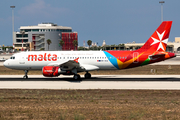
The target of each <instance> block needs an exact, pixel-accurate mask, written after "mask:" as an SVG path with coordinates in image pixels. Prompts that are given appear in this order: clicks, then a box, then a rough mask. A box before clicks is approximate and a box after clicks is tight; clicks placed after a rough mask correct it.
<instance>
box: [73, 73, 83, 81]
mask: <svg viewBox="0 0 180 120" xmlns="http://www.w3.org/2000/svg"><path fill="white" fill-rule="evenodd" d="M73 78H74V80H79V79H81V76H80V75H79V74H75V75H74V77H73Z"/></svg>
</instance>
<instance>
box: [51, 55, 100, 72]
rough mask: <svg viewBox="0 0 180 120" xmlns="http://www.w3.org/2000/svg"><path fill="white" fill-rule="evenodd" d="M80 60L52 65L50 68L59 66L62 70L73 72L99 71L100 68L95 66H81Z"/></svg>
mask: <svg viewBox="0 0 180 120" xmlns="http://www.w3.org/2000/svg"><path fill="white" fill-rule="evenodd" d="M78 59H79V58H76V59H75V60H68V61H64V62H62V63H50V64H48V66H59V67H60V68H61V69H62V70H73V69H76V70H77V71H91V70H98V69H99V67H97V66H95V65H88V64H80V63H79V62H78Z"/></svg>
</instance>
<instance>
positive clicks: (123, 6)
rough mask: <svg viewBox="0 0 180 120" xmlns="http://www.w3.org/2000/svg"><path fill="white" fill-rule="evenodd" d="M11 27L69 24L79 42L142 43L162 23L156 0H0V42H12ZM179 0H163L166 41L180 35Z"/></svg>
mask: <svg viewBox="0 0 180 120" xmlns="http://www.w3.org/2000/svg"><path fill="white" fill-rule="evenodd" d="M12 5H14V6H15V8H14V30H15V31H19V28H20V26H32V25H37V24H39V23H43V22H52V23H56V24H58V25H59V26H68V27H72V29H73V31H75V32H78V42H79V45H80V46H83V42H84V41H85V43H86V46H88V45H87V41H88V40H92V42H96V43H98V45H100V46H101V45H102V42H103V40H105V42H106V44H107V45H113V44H121V43H131V42H133V41H135V42H136V43H144V42H146V41H147V40H148V39H149V37H150V36H151V35H152V34H153V32H154V31H155V30H156V29H157V27H158V26H159V25H160V24H161V4H160V3H159V0H148V1H147V0H1V1H0V36H1V37H0V45H3V44H4V45H5V46H7V45H12V44H13V43H12V9H11V8H10V6H12ZM179 5H180V0H165V3H164V4H163V20H164V21H173V24H172V28H171V33H170V37H169V41H171V42H174V40H175V37H180V31H179V29H180V7H179Z"/></svg>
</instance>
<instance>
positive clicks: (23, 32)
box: [21, 31, 25, 51]
mask: <svg viewBox="0 0 180 120" xmlns="http://www.w3.org/2000/svg"><path fill="white" fill-rule="evenodd" d="M21 34H22V49H21V51H24V49H23V35H24V34H25V31H21Z"/></svg>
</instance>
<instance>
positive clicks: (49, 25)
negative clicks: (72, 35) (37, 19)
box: [20, 23, 72, 29]
mask: <svg viewBox="0 0 180 120" xmlns="http://www.w3.org/2000/svg"><path fill="white" fill-rule="evenodd" d="M20 29H72V28H71V27H66V26H57V24H54V23H41V24H38V25H37V26H21V27H20Z"/></svg>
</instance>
